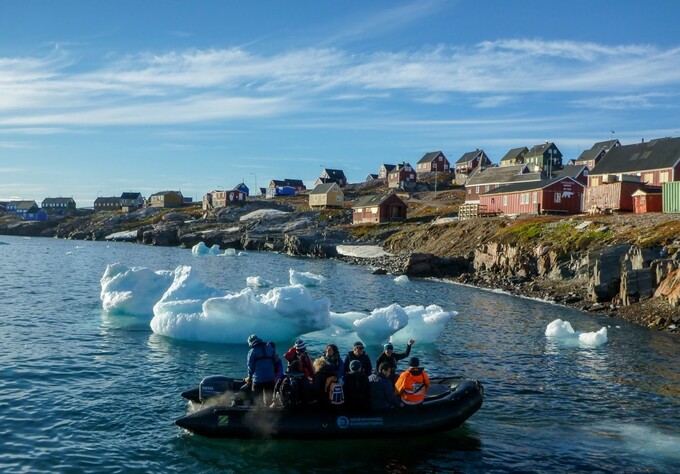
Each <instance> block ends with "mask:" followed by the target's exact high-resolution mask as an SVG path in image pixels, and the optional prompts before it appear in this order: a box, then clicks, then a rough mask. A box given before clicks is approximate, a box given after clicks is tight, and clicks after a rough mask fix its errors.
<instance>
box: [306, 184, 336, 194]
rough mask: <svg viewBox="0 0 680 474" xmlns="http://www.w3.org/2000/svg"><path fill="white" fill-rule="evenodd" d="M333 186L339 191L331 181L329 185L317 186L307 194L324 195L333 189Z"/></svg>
mask: <svg viewBox="0 0 680 474" xmlns="http://www.w3.org/2000/svg"><path fill="white" fill-rule="evenodd" d="M333 186H335V187H336V188H337V189H340V188H339V187H338V184H337V183H336V182H335V181H331V182H330V183H323V184H317V185H316V187H315V188H314V189H313V190H311V191H310V193H309V194H326V193H328V191H330V190H331V189H333Z"/></svg>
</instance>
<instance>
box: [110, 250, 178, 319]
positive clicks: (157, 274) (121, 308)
mask: <svg viewBox="0 0 680 474" xmlns="http://www.w3.org/2000/svg"><path fill="white" fill-rule="evenodd" d="M172 281H173V273H172V272H170V271H164V270H159V271H152V270H149V269H148V268H142V267H132V268H131V267H128V266H126V265H123V264H121V263H112V264H110V265H107V266H106V270H104V275H103V276H102V278H101V280H100V282H101V287H102V291H101V293H100V295H99V297H100V298H101V300H102V307H103V308H104V311H106V312H107V313H109V314H128V315H133V316H149V317H151V315H152V314H153V305H154V304H155V303H156V302H157V301H158V300H159V299H160V298H161V297H162V296H163V293H165V290H167V289H168V288H169V287H170V285H171V284H172Z"/></svg>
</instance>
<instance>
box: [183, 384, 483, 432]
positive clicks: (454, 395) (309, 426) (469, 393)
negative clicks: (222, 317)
mask: <svg viewBox="0 0 680 474" xmlns="http://www.w3.org/2000/svg"><path fill="white" fill-rule="evenodd" d="M224 379H227V378H226V377H225V378H224ZM204 382H205V380H204ZM430 383H431V386H430V389H429V390H428V394H427V397H426V398H425V401H424V402H423V403H422V404H420V405H417V406H406V407H401V408H392V409H388V410H380V411H350V410H348V409H346V408H344V407H343V406H342V405H340V406H338V407H323V406H317V405H313V404H312V405H307V406H303V407H296V408H288V407H277V408H261V407H260V408H256V407H251V406H230V405H227V404H221V402H220V403H218V404H214V405H211V404H210V403H208V405H210V406H206V407H205V408H200V409H199V410H198V411H196V412H194V413H191V414H188V415H186V416H184V417H182V418H180V419H178V420H176V421H175V423H176V424H177V425H179V426H181V427H182V428H184V429H186V430H188V431H190V432H192V433H195V434H198V435H202V436H209V437H215V438H256V437H271V438H295V439H304V438H312V439H320V438H362V437H375V436H386V437H387V436H399V435H403V434H407V433H408V434H410V435H413V434H418V433H429V434H431V433H437V432H442V431H449V430H452V429H454V428H457V427H459V426H460V425H462V424H463V423H464V422H465V420H467V419H468V418H470V417H471V416H472V415H473V414H474V413H475V412H476V411H477V410H479V408H480V407H481V406H482V398H483V395H484V388H483V387H482V384H481V383H480V382H479V381H477V380H469V379H462V378H459V377H432V378H431V379H430ZM242 384H243V381H242V380H239V379H231V382H229V390H234V391H235V390H237V388H236V387H237V385H238V387H239V388H240V386H241V385H242ZM203 386H204V384H203V383H202V384H201V386H199V387H197V388H196V389H192V390H198V392H192V390H188V391H186V392H184V393H183V394H182V395H183V396H184V397H185V398H188V399H192V401H195V402H196V401H197V402H206V401H208V399H209V398H213V399H214V396H215V395H216V394H213V396H211V397H207V396H203V397H202V396H201V395H208V392H210V391H209V390H207V389H205V388H218V387H213V386H212V385H209V384H205V387H203ZM225 386H226V385H225ZM201 388H204V389H203V390H201ZM219 388H224V387H219ZM220 393H224V391H222V392H220ZM214 400H215V399H214ZM217 400H220V399H217Z"/></svg>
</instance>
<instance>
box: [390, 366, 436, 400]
mask: <svg viewBox="0 0 680 474" xmlns="http://www.w3.org/2000/svg"><path fill="white" fill-rule="evenodd" d="M429 386H430V378H429V377H428V376H427V374H426V373H425V371H424V370H422V369H409V370H407V371H405V372H403V373H402V374H401V375H400V376H399V379H398V380H397V383H396V387H395V388H396V389H397V391H398V392H399V394H400V395H401V400H402V401H403V402H404V403H405V404H406V405H417V404H419V403H421V402H422V401H423V400H424V399H425V395H426V394H427V389H428V387H429Z"/></svg>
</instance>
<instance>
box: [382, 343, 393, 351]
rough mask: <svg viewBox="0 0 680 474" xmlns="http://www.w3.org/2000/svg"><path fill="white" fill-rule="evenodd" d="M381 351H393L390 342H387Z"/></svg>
mask: <svg viewBox="0 0 680 474" xmlns="http://www.w3.org/2000/svg"><path fill="white" fill-rule="evenodd" d="M383 349H385V350H386V351H387V350H390V349H394V346H393V345H392V343H391V342H388V343H387V344H385V345H384V346H383Z"/></svg>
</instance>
